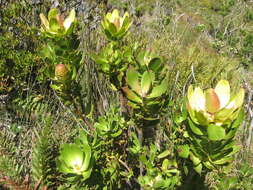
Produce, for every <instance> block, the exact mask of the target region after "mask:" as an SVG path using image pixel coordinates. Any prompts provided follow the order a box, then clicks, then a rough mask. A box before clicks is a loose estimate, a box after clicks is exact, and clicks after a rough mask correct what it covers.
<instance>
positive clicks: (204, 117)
mask: <svg viewBox="0 0 253 190" xmlns="http://www.w3.org/2000/svg"><path fill="white" fill-rule="evenodd" d="M243 100H244V89H240V91H239V92H238V93H237V94H235V95H233V96H231V94H230V86H229V82H228V81H226V80H220V81H219V82H218V84H217V85H216V87H215V89H212V88H210V89H207V90H206V91H205V92H203V90H202V89H200V88H199V87H197V88H195V89H193V87H192V86H190V87H189V88H188V95H187V110H188V112H189V114H190V117H191V119H192V120H193V121H194V122H195V123H196V124H199V125H208V124H210V123H214V124H216V125H222V124H225V123H230V122H232V121H233V120H235V119H236V117H237V115H238V113H239V110H240V108H241V106H242V104H243Z"/></svg>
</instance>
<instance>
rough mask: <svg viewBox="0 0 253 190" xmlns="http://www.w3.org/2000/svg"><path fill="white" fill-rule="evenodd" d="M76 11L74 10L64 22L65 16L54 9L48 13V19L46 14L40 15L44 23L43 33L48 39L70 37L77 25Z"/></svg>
mask: <svg viewBox="0 0 253 190" xmlns="http://www.w3.org/2000/svg"><path fill="white" fill-rule="evenodd" d="M75 15H76V13H75V10H74V9H72V10H71V11H70V13H69V15H68V17H67V18H66V19H65V20H64V18H63V15H61V14H60V13H59V10H58V9H56V8H53V9H51V10H50V11H49V13H48V19H47V18H46V17H45V15H44V14H42V13H41V14H40V20H41V23H42V28H41V31H42V33H43V34H45V35H46V36H47V37H52V38H53V37H61V36H64V35H68V34H70V33H71V32H72V31H73V28H74V23H75Z"/></svg>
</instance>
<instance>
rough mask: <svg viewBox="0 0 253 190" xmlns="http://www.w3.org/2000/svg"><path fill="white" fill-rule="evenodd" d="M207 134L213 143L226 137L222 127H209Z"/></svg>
mask: <svg viewBox="0 0 253 190" xmlns="http://www.w3.org/2000/svg"><path fill="white" fill-rule="evenodd" d="M207 134H208V138H209V139H210V140H212V141H218V140H222V139H224V138H225V136H226V132H225V129H224V128H223V127H222V126H218V125H213V124H211V125H209V126H208V127H207Z"/></svg>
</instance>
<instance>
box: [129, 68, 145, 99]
mask: <svg viewBox="0 0 253 190" xmlns="http://www.w3.org/2000/svg"><path fill="white" fill-rule="evenodd" d="M126 81H127V84H128V85H129V86H130V87H131V89H133V90H134V91H135V92H137V93H138V94H140V89H141V88H140V84H139V73H138V72H137V71H135V70H134V69H132V68H130V69H128V71H127V74H126Z"/></svg>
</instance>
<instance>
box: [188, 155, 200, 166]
mask: <svg viewBox="0 0 253 190" xmlns="http://www.w3.org/2000/svg"><path fill="white" fill-rule="evenodd" d="M190 160H191V161H192V163H193V165H194V166H197V165H199V164H200V162H201V161H200V159H199V158H198V157H196V156H195V155H194V154H193V153H190Z"/></svg>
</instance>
